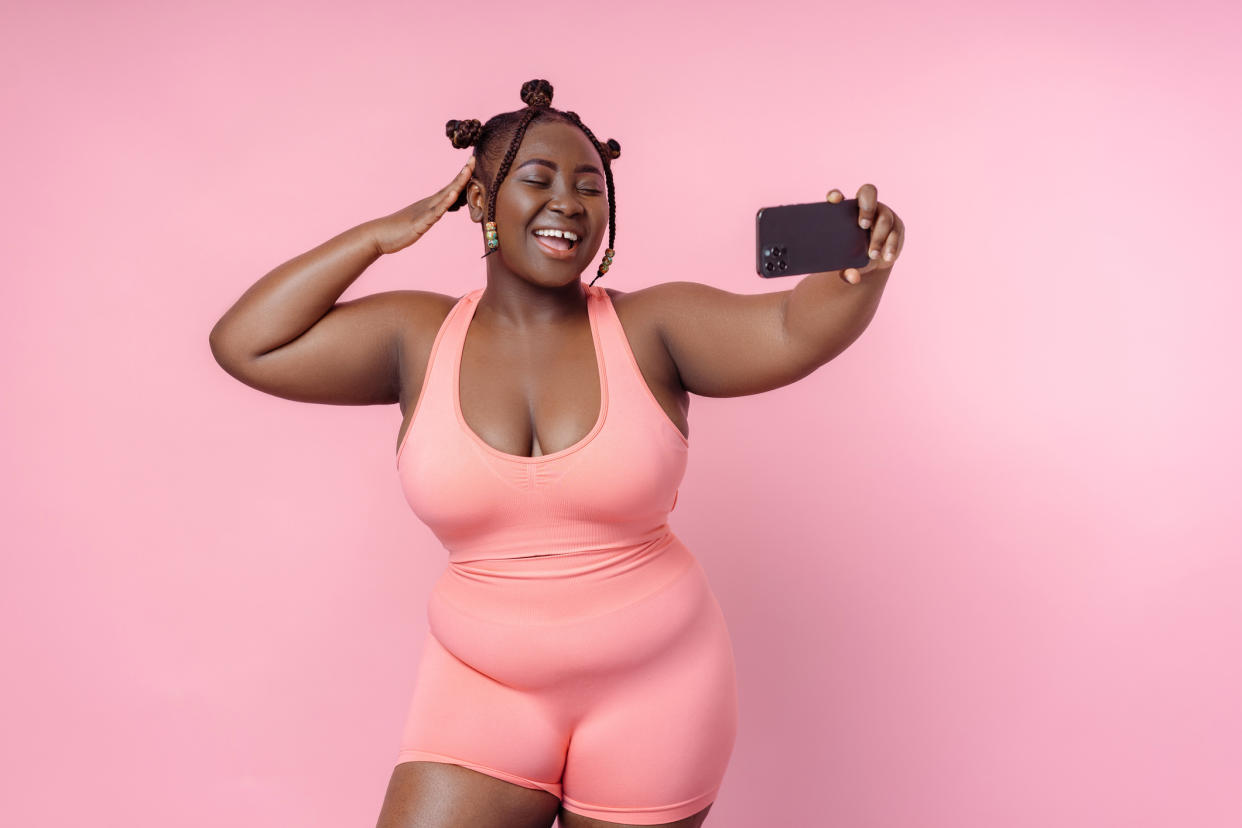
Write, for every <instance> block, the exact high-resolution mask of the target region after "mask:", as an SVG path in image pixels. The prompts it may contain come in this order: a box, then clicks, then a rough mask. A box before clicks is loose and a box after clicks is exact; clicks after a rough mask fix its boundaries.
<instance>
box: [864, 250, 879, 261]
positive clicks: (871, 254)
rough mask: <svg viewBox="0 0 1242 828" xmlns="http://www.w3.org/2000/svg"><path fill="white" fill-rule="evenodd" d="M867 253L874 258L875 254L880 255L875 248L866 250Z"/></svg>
mask: <svg viewBox="0 0 1242 828" xmlns="http://www.w3.org/2000/svg"><path fill="white" fill-rule="evenodd" d="M867 255H868V256H870V257H871V258H873V259H874V258H875V257H876V256H878V255H880V251H878V250H875V249H872V250H868V251H867Z"/></svg>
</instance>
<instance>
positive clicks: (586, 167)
mask: <svg viewBox="0 0 1242 828" xmlns="http://www.w3.org/2000/svg"><path fill="white" fill-rule="evenodd" d="M531 164H542V165H543V166H545V167H551V168H552V169H554V170H556V169H559V167H557V166H556V162H555V161H549V160H548V159H546V158H532V159H530V160H529V161H523V162H522V163H521V164H518V166H517V169H519V170H520V169H522V167H527V166H530V165H531ZM515 172H516V170H515ZM574 172H576V173H580V172H593V173H595V174H596V175H603V173H602V172H600V169H599V167H597V166H595V165H594V164H579V165H578V166H576V167H574Z"/></svg>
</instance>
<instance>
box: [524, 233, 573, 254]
mask: <svg viewBox="0 0 1242 828" xmlns="http://www.w3.org/2000/svg"><path fill="white" fill-rule="evenodd" d="M530 237H531V238H532V239H534V240H535V245H536V246H537V247H538V248H539V249H540V250H542V251H543V253H544V255H545V256H547V257H548V258H549V259H572V258H573V257H574V256H576V255H578V248H579V247H582V239H579V240H578V241H577V242H575V243H574V246H573V247H571V248H569V249H568V250H557V249H556V248H555V247H548V246H547V245H546V244H544V243H543V242H542V241H540V240H539V236H536V235H535V233H534V231H531V234H530Z"/></svg>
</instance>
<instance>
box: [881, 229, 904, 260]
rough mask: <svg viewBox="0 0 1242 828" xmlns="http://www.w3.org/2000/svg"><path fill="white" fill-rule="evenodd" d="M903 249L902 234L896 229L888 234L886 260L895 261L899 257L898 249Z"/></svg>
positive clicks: (885, 248)
mask: <svg viewBox="0 0 1242 828" xmlns="http://www.w3.org/2000/svg"><path fill="white" fill-rule="evenodd" d="M900 249H901V234H900V233H898V232H897V231H896V230H894V231H893V232H891V233H889V234H888V238H887V239H885V240H884V261H885V262H893V261H896V259H897V251H898V250H900Z"/></svg>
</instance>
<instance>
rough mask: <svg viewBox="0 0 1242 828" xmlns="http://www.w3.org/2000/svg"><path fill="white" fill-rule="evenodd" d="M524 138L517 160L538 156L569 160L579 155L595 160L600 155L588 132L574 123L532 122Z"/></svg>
mask: <svg viewBox="0 0 1242 828" xmlns="http://www.w3.org/2000/svg"><path fill="white" fill-rule="evenodd" d="M536 127H538V129H536ZM532 133H534V134H532ZM522 138H523V140H522V145H521V146H520V147H518V152H517V155H516V156H515V160H521V161H525V160H526V159H527V158H533V157H536V156H539V157H542V158H548V159H551V160H554V161H556V160H559V159H558V156H560V157H563V158H564V159H565V160H567V161H572V160H573V159H574V158H575V157H578V156H581V157H583V158H585V159H590V160H594V159H595V157H596V156H597V155H598V153H597V152H596V151H595V148H594V147H592V146H591V141H590V139H588V138H587V137H586V133H585V132H583V131H582V130H580V129H578V127H576V126H574V125H573V124H563V123H555V124H537V125H536V124H532V125H531V126H530V127H528V128H527V129H526V134H525V135H523V136H522Z"/></svg>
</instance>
